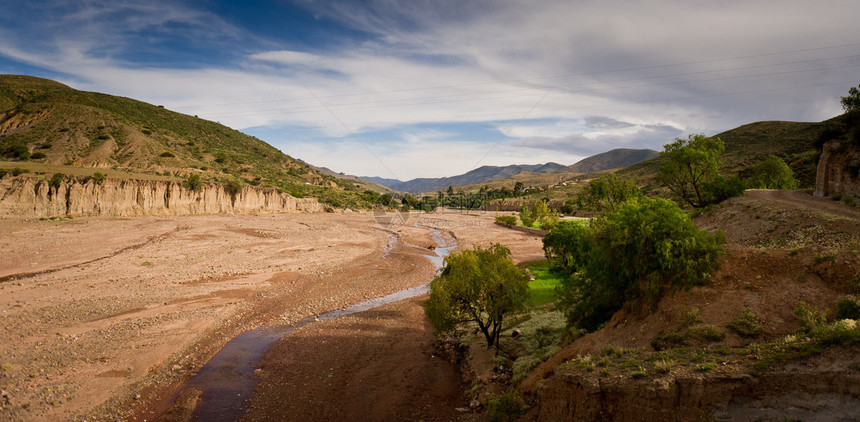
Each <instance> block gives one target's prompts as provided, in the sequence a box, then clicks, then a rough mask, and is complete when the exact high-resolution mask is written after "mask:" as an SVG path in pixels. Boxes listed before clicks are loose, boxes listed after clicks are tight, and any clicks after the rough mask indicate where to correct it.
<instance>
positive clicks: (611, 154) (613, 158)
mask: <svg viewBox="0 0 860 422" xmlns="http://www.w3.org/2000/svg"><path fill="white" fill-rule="evenodd" d="M659 154H660V153H659V152H657V151H654V150H651V149H628V148H618V149H613V150H612V151H607V152H604V153H601V154H597V155H592V156H591V157H588V158H584V159H582V160H580V161H577V162H576V164H572V165H569V166H567V167H565V168H563V169H561V170H558V171H557V173H593V172H596V171H603V170H611V169H617V168H622V167H627V166H632V165H633V164H636V163H640V162H642V161H645V160H648V159H650V158H654V157H656V156H657V155H659Z"/></svg>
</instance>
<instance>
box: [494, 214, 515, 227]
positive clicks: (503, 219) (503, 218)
mask: <svg viewBox="0 0 860 422" xmlns="http://www.w3.org/2000/svg"><path fill="white" fill-rule="evenodd" d="M496 222H497V223H499V224H503V225H504V226H505V227H511V226H514V225H516V224H517V217H516V216H513V215H499V216H497V217H496Z"/></svg>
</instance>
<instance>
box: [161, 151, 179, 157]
mask: <svg viewBox="0 0 860 422" xmlns="http://www.w3.org/2000/svg"><path fill="white" fill-rule="evenodd" d="M159 157H165V158H173V157H176V155H174V154H173V153H172V152H170V151H167V152H162V153H161V155H159Z"/></svg>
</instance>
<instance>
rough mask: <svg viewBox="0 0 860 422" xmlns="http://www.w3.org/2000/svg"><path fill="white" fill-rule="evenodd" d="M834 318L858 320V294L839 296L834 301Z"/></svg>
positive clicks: (859, 309)
mask: <svg viewBox="0 0 860 422" xmlns="http://www.w3.org/2000/svg"><path fill="white" fill-rule="evenodd" d="M836 319H853V320H860V295H850V296H843V297H841V298H839V301H838V302H836Z"/></svg>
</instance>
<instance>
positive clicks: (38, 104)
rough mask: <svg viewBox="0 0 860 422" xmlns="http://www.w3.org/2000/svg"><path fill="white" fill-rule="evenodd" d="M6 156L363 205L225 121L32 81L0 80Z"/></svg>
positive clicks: (344, 184)
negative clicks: (197, 179) (191, 177)
mask: <svg viewBox="0 0 860 422" xmlns="http://www.w3.org/2000/svg"><path fill="white" fill-rule="evenodd" d="M0 153H2V154H3V157H4V158H5V159H7V160H13V161H15V163H5V164H3V167H19V165H18V163H24V162H26V163H28V164H31V165H32V163H36V165H41V166H42V167H44V168H47V169H49V170H48V171H53V172H62V173H66V174H72V173H76V172H80V170H79V169H80V168H89V169H92V171H96V170H98V169H113V170H116V171H118V172H120V173H138V174H143V175H149V176H153V177H155V176H167V177H170V178H174V179H175V178H182V177H187V176H189V175H192V174H197V175H199V176H200V177H201V179H202V180H203V181H215V182H223V183H233V184H236V183H238V184H249V185H254V186H261V187H273V188H277V189H279V190H281V191H284V192H288V193H290V194H292V195H293V196H296V197H304V196H314V197H318V198H319V199H321V200H322V201H324V202H328V203H331V204H332V205H335V206H357V205H360V204H361V200H360V198H359V192H360V190H359V188H357V187H355V186H354V185H353V183H351V182H349V181H346V180H341V179H339V178H336V177H334V176H331V175H324V174H322V173H320V172H318V171H316V170H314V169H312V168H311V167H309V166H308V165H307V164H305V163H303V162H300V161H298V160H295V159H293V158H292V157H290V156H288V155H286V154H284V153H283V152H281V151H279V150H278V149H276V148H274V147H272V146H271V145H269V144H267V143H265V142H263V141H261V140H259V139H257V138H255V137H252V136H248V135H245V134H243V133H241V132H239V131H237V130H234V129H230V128H228V127H226V126H224V125H221V124H219V123H216V122H212V121H208V120H204V119H200V118H198V117H196V116H188V115H184V114H181V113H176V112H172V111H169V110H166V109H165V108H163V107H162V106H156V105H152V104H147V103H144V102H141V101H136V100H133V99H129V98H123V97H117V96H112V95H107V94H100V93H94V92H84V91H78V90H75V89H72V88H70V87H68V86H66V85H63V84H60V83H57V82H54V81H50V80H47V79H41V78H35V77H30V76H16V75H0ZM64 169H68V170H67V171H64ZM90 173H92V172H90Z"/></svg>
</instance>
